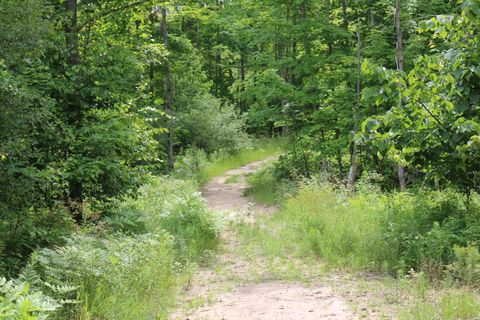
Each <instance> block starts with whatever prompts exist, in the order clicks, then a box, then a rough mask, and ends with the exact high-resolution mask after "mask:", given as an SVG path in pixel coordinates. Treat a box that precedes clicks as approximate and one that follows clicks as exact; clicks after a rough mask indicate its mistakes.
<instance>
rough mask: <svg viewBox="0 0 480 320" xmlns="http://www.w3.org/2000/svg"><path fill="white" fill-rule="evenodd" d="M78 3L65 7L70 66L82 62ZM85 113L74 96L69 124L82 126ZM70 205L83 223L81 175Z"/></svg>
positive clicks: (74, 180)
mask: <svg viewBox="0 0 480 320" xmlns="http://www.w3.org/2000/svg"><path fill="white" fill-rule="evenodd" d="M77 5H78V3H77V0H66V2H65V8H66V10H67V14H68V19H67V22H66V25H65V41H66V46H67V63H68V65H69V66H70V67H74V66H76V65H79V64H80V53H79V48H78V25H77V17H78V7H77ZM82 121H83V114H82V107H81V104H80V100H79V99H78V97H72V98H71V101H70V103H69V117H68V122H69V125H71V126H73V127H74V128H76V129H80V128H81V127H82ZM68 189H69V190H68V193H69V194H68V197H69V199H68V206H69V208H70V212H71V214H72V216H73V218H74V219H75V221H76V222H77V224H82V223H83V182H82V180H81V177H72V178H71V179H70V180H69V182H68Z"/></svg>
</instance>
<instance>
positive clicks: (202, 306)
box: [172, 160, 355, 320]
mask: <svg viewBox="0 0 480 320" xmlns="http://www.w3.org/2000/svg"><path fill="white" fill-rule="evenodd" d="M266 162H268V160H265V161H259V162H255V163H252V164H249V165H247V166H244V167H242V168H239V169H235V170H232V171H229V172H227V173H226V174H225V175H224V176H221V177H217V178H215V179H214V180H213V181H211V182H210V183H208V184H207V185H206V186H205V188H204V196H205V199H206V201H207V205H208V207H209V208H210V209H212V210H215V211H222V212H225V215H226V217H227V219H229V220H234V221H235V220H236V221H238V220H244V221H247V222H248V221H250V222H251V221H253V220H254V219H255V216H258V215H262V214H272V213H273V212H274V211H275V208H273V207H267V206H258V205H254V204H252V203H250V202H249V201H248V199H247V198H245V197H244V196H243V191H244V189H245V188H246V187H247V183H246V181H245V176H246V175H248V174H249V173H253V172H255V171H256V170H258V169H259V168H260V167H261V166H263V165H265V164H266ZM222 240H223V248H222V249H221V250H220V253H219V254H218V255H217V256H215V257H214V261H212V262H211V263H210V266H209V267H204V268H201V269H200V270H198V272H197V273H196V275H195V277H194V279H193V281H192V283H191V285H190V286H189V288H188V290H187V291H186V292H185V296H184V297H182V299H181V301H180V302H179V304H180V305H181V307H182V308H181V310H179V311H178V312H177V313H175V314H174V315H173V316H172V318H173V319H178V320H180V319H181V320H186V319H189V320H200V319H206V320H223V319H224V320H297V319H298V320H314V319H315V320H316V319H354V318H355V317H354V316H353V314H352V313H350V312H349V311H347V310H348V308H347V306H346V303H345V301H344V300H343V298H341V297H339V296H337V295H336V294H334V292H333V290H332V289H331V287H329V286H326V285H323V284H322V283H320V282H319V281H313V283H310V284H309V285H303V284H299V283H295V282H294V283H285V282H283V281H278V277H275V276H272V274H271V271H269V270H271V269H272V266H273V267H274V268H275V264H276V263H278V262H276V261H271V260H270V261H269V260H268V259H266V258H263V257H257V256H253V257H250V258H249V257H246V256H245V255H241V254H239V253H238V250H239V247H240V246H241V244H240V242H239V241H238V239H236V237H235V233H234V232H233V230H232V224H230V227H229V228H226V230H225V231H224V233H223V234H222ZM292 263H296V262H295V261H293V262H292ZM280 269H281V268H280ZM280 272H281V271H280Z"/></svg>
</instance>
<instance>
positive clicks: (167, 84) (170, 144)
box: [161, 7, 175, 170]
mask: <svg viewBox="0 0 480 320" xmlns="http://www.w3.org/2000/svg"><path fill="white" fill-rule="evenodd" d="M161 11H162V24H161V29H162V36H163V44H164V45H165V49H166V50H167V51H168V49H169V45H168V29H167V8H166V7H162V10H161ZM165 87H166V89H167V101H166V109H167V112H168V113H169V114H170V115H171V114H172V112H173V89H172V78H171V71H170V59H169V57H168V56H167V58H166V59H165ZM167 129H168V141H167V157H168V158H167V164H168V168H169V169H170V170H173V169H174V167H175V162H174V158H173V125H172V121H171V120H168V126H167Z"/></svg>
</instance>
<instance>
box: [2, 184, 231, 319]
mask: <svg viewBox="0 0 480 320" xmlns="http://www.w3.org/2000/svg"><path fill="white" fill-rule="evenodd" d="M220 227H221V221H220V220H219V219H218V218H217V216H216V215H215V214H214V213H212V212H210V211H209V210H208V209H207V208H206V206H205V203H204V201H203V199H202V197H201V195H200V194H199V193H198V192H197V189H196V183H194V182H191V181H190V182H189V181H180V180H174V179H172V178H153V179H152V180H151V182H150V183H149V184H148V185H146V186H144V187H142V188H141V190H140V196H139V197H137V198H136V199H128V200H126V201H124V202H122V203H121V204H119V205H118V207H117V210H116V212H114V213H112V214H111V215H110V216H109V217H108V218H105V219H104V220H101V221H99V222H98V223H97V224H96V226H95V227H92V228H89V229H87V230H84V231H82V232H79V233H77V234H75V235H73V236H71V237H69V238H67V239H66V240H65V245H62V246H59V247H55V248H45V249H42V250H38V251H36V252H34V254H33V255H32V258H31V260H30V263H29V264H28V265H27V266H26V267H25V268H24V270H23V272H22V273H21V275H20V277H19V279H18V280H13V281H12V282H5V280H2V279H0V318H6V319H18V320H41V319H47V317H48V319H58V320H63V319H79V320H93V319H105V320H107V319H112V320H123V319H126V320H129V319H132V320H133V319H139V320H141V319H145V320H147V319H148V320H150V319H166V318H167V317H168V314H169V311H170V309H171V308H172V307H173V306H174V304H175V296H176V293H177V291H178V289H179V288H180V287H181V286H182V285H185V284H186V283H188V281H189V280H188V279H189V277H190V275H191V273H192V271H193V270H194V269H195V265H196V264H197V262H199V261H200V258H202V257H203V255H204V254H206V253H208V252H209V251H211V250H214V249H215V248H216V246H217V244H218V235H219V231H220ZM17 291H18V292H21V294H22V295H23V296H22V295H19V294H15V292H17ZM14 314H15V315H17V314H18V316H15V317H13V316H12V317H10V315H14Z"/></svg>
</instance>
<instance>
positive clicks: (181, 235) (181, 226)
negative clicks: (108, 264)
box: [109, 178, 221, 261]
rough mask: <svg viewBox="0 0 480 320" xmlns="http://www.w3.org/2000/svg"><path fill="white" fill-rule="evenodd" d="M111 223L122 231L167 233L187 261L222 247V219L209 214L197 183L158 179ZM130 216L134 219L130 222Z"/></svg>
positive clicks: (128, 203)
mask: <svg viewBox="0 0 480 320" xmlns="http://www.w3.org/2000/svg"><path fill="white" fill-rule="evenodd" d="M118 211H119V212H128V214H127V213H123V214H121V215H120V216H119V217H116V215H114V216H113V217H112V218H110V220H109V221H110V222H112V221H113V222H114V227H116V228H117V229H118V228H119V227H120V229H121V230H127V231H130V232H131V231H133V230H135V229H137V230H142V229H143V230H144V231H146V232H150V233H158V232H160V231H162V230H164V231H167V232H168V233H169V234H171V235H172V236H173V238H174V244H175V248H176V249H177V251H178V253H179V255H180V257H181V258H182V260H183V261H192V260H194V259H195V258H198V257H199V256H200V255H201V254H202V253H204V252H205V251H206V250H213V249H214V248H215V247H216V245H217V244H218V235H219V231H220V226H221V225H220V222H221V221H220V220H219V217H217V216H216V215H215V213H213V212H211V211H209V210H208V209H207V208H206V206H205V203H204V200H203V198H202V196H201V194H200V193H199V192H198V191H197V186H196V184H195V183H193V182H191V181H188V180H174V179H171V178H154V179H153V180H152V181H150V183H149V184H147V185H145V186H143V187H142V188H141V189H140V191H139V197H138V198H136V199H130V200H128V201H126V202H125V203H124V204H122V205H121V206H120V207H119V208H118ZM126 217H130V219H129V220H128V222H126Z"/></svg>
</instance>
